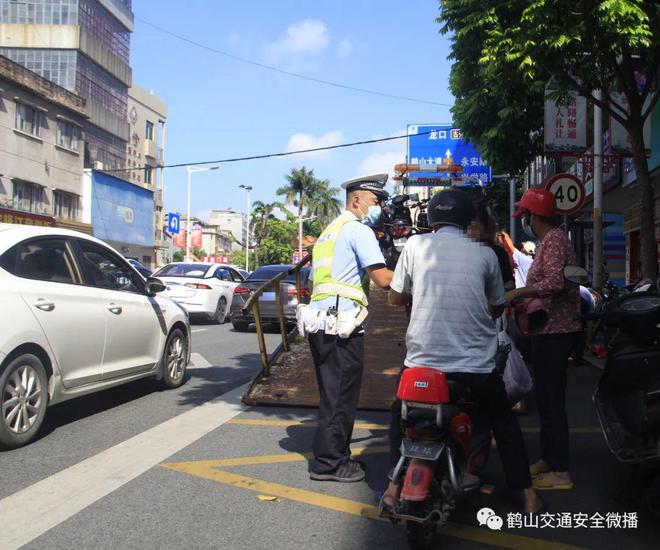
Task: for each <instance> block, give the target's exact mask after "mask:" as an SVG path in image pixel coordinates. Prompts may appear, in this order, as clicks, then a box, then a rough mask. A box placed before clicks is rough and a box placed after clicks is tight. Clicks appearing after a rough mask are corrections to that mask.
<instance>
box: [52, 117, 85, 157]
mask: <svg viewBox="0 0 660 550" xmlns="http://www.w3.org/2000/svg"><path fill="white" fill-rule="evenodd" d="M79 142H80V128H79V127H78V126H76V125H75V124H73V123H71V122H66V121H64V120H58V121H57V144H58V145H59V146H60V147H64V148H66V149H70V150H71V151H78V143H79Z"/></svg>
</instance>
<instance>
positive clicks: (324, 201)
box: [307, 180, 342, 227]
mask: <svg viewBox="0 0 660 550" xmlns="http://www.w3.org/2000/svg"><path fill="white" fill-rule="evenodd" d="M340 193H341V191H340V190H339V189H337V188H336V187H330V182H329V181H328V180H323V181H321V180H316V183H315V185H314V187H313V189H312V190H311V193H310V195H311V197H310V200H309V207H308V209H307V217H311V216H313V217H314V219H315V220H318V222H319V224H320V225H322V226H324V227H325V226H326V225H328V224H329V223H330V222H331V221H332V220H334V219H335V218H336V217H337V216H338V215H339V214H340V213H341V209H342V203H341V201H340V200H339V199H338V198H337V195H339V194H340Z"/></svg>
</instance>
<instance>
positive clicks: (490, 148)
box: [438, 0, 544, 174]
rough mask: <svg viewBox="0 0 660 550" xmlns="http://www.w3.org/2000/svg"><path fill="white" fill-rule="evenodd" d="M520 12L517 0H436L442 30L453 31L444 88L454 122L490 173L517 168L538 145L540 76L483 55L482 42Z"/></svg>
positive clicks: (540, 144)
mask: <svg viewBox="0 0 660 550" xmlns="http://www.w3.org/2000/svg"><path fill="white" fill-rule="evenodd" d="M521 15H522V8H521V3H520V2H517V3H516V2H498V1H497V0H466V1H463V0H448V1H443V2H442V7H441V15H440V17H439V18H438V21H439V22H440V23H441V25H442V27H441V31H442V32H443V33H447V32H453V36H452V49H451V55H450V56H449V59H451V60H453V61H454V63H453V65H452V68H451V73H450V88H451V91H452V93H453V94H454V96H455V97H456V102H455V104H454V107H453V108H452V114H453V117H454V122H455V124H456V125H457V126H459V127H460V128H461V130H462V131H463V134H464V135H465V137H466V138H468V139H469V140H471V141H473V142H474V143H476V144H477V146H478V147H479V150H480V151H481V153H482V155H483V156H484V157H485V158H486V159H488V162H489V163H490V164H491V166H492V167H493V170H494V171H495V172H496V173H510V174H518V173H520V172H522V171H523V170H524V169H525V167H526V166H527V164H528V163H529V161H530V160H531V159H532V158H534V156H535V155H538V154H540V153H541V152H542V150H543V136H542V133H541V132H540V129H541V125H542V123H543V90H544V80H543V77H541V78H539V79H534V78H529V79H526V78H525V77H524V75H523V74H521V73H520V71H518V70H517V67H516V65H515V63H514V62H513V61H510V60H507V59H506V58H503V57H498V58H493V59H490V58H488V61H486V58H485V53H487V44H488V41H489V40H490V37H491V35H492V34H494V33H500V32H503V29H506V26H507V25H508V22H509V21H512V20H515V19H516V18H519V17H520V16H521Z"/></svg>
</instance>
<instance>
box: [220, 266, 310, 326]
mask: <svg viewBox="0 0 660 550" xmlns="http://www.w3.org/2000/svg"><path fill="white" fill-rule="evenodd" d="M290 269H291V266H290V265H266V266H263V267H258V268H257V269H256V270H255V271H254V272H252V274H251V275H250V276H249V277H248V278H247V279H245V281H243V282H242V283H241V284H240V285H238V286H237V287H236V288H235V289H234V297H233V299H232V301H231V311H230V318H231V324H232V325H233V327H234V329H235V330H237V331H239V332H244V331H246V330H247V329H248V327H249V326H250V323H254V315H253V314H252V312H251V311H247V312H245V313H243V306H244V305H245V302H247V300H248V298H249V297H250V296H251V295H252V293H253V292H254V291H255V290H256V289H257V288H259V287H260V286H261V285H263V284H264V283H266V282H268V281H269V280H270V279H272V278H273V277H275V276H276V275H277V274H278V273H282V272H283V271H284V272H288V271H289V270H290ZM309 272H310V268H309V267H303V268H302V270H301V275H302V286H303V288H302V292H301V294H302V296H301V301H302V303H308V302H309V298H310V296H309V291H308V290H307V281H308V279H309ZM280 299H281V300H282V305H283V308H284V318H285V320H286V322H287V325H290V326H292V325H293V324H295V322H296V306H297V305H298V303H300V302H299V301H298V293H297V290H296V276H295V275H293V274H289V275H287V276H286V277H285V278H284V279H283V280H282V281H281V282H280ZM276 304H277V302H276V301H275V292H264V293H263V294H262V295H261V297H260V298H259V313H260V317H261V321H262V322H263V323H264V324H277V323H279V319H278V316H277V309H276Z"/></svg>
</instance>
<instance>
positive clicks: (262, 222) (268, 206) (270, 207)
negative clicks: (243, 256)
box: [252, 201, 284, 265]
mask: <svg viewBox="0 0 660 550" xmlns="http://www.w3.org/2000/svg"><path fill="white" fill-rule="evenodd" d="M277 210H280V211H282V210H284V205H283V204H282V203H281V202H272V203H264V202H261V201H255V202H254V203H253V204H252V228H253V233H252V234H253V237H252V242H253V249H254V256H255V257H256V258H259V257H260V254H259V249H260V248H261V243H262V241H263V240H264V238H265V237H266V236H267V231H266V229H267V224H268V220H270V219H273V218H274V217H275V212H276V211H277ZM259 265H260V264H259Z"/></svg>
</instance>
